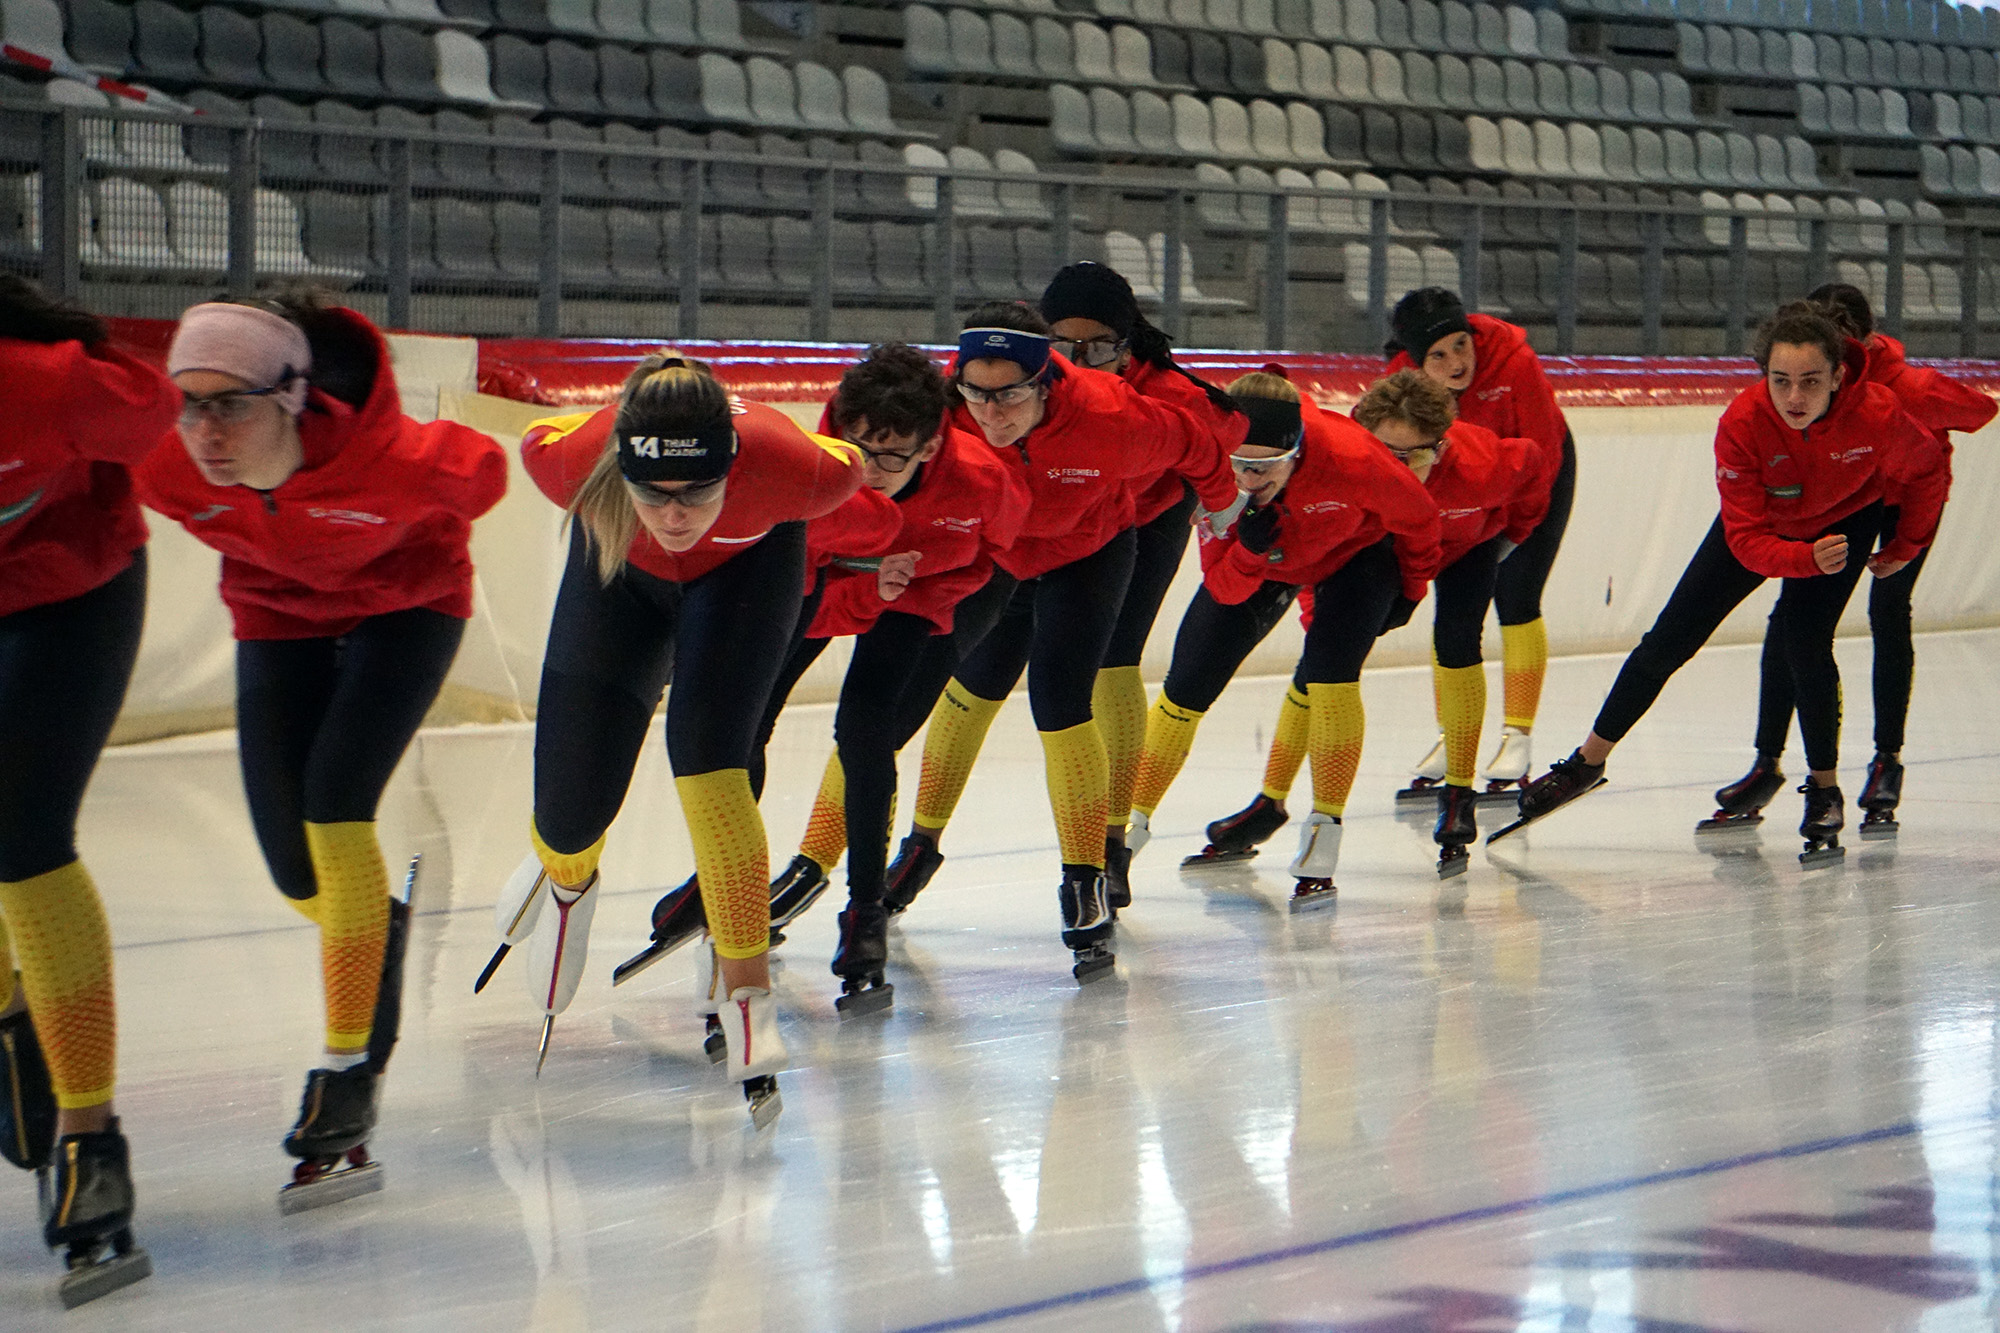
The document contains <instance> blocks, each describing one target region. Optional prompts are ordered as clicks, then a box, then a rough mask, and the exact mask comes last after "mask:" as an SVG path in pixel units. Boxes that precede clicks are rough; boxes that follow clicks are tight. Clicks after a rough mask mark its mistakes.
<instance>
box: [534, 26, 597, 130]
mask: <svg viewBox="0 0 2000 1333" xmlns="http://www.w3.org/2000/svg"><path fill="white" fill-rule="evenodd" d="M542 54H543V58H544V59H545V60H546V61H547V63H548V76H547V77H548V105H549V107H550V109H552V110H555V111H564V112H568V113H569V114H570V115H573V116H601V115H603V114H604V103H603V102H602V101H600V100H599V99H598V95H597V68H598V67H597V56H596V55H595V53H593V52H591V51H589V50H586V49H585V48H583V47H581V46H579V45H577V44H576V43H575V42H570V41H564V40H562V39H560V38H558V39H557V40H555V41H552V42H550V43H549V44H548V46H547V47H546V48H544V50H543V53H542Z"/></svg>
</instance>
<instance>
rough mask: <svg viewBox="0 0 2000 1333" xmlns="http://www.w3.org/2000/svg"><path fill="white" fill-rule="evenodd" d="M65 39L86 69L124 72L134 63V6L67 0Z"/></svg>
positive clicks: (105, 0)
mask: <svg viewBox="0 0 2000 1333" xmlns="http://www.w3.org/2000/svg"><path fill="white" fill-rule="evenodd" d="M63 11H64V13H63V18H64V23H63V27H64V29H65V32H64V42H65V44H66V45H67V46H68V48H69V54H70V58H71V59H72V60H74V61H76V62H77V64H79V65H82V66H84V67H85V68H87V69H92V70H100V71H103V72H105V73H108V74H113V75H117V74H123V73H124V72H125V71H126V69H127V68H128V67H130V65H131V64H132V10H131V7H130V6H127V5H119V4H113V3H112V2H111V0H64V2H63Z"/></svg>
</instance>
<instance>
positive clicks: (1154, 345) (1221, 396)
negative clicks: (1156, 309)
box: [1127, 315, 1236, 412]
mask: <svg viewBox="0 0 2000 1333" xmlns="http://www.w3.org/2000/svg"><path fill="white" fill-rule="evenodd" d="M1127 346H1128V347H1130V349H1131V352H1132V359H1133V360H1134V361H1138V362H1141V363H1142V364H1145V365H1148V366H1151V367H1152V368H1153V369H1155V370H1171V371H1173V372H1174V373H1175V374H1177V375H1185V376H1187V378H1188V379H1190V380H1192V381H1194V382H1195V383H1196V384H1197V385H1199V386H1200V387H1201V391H1202V392H1203V393H1205V394H1207V395H1208V401H1209V402H1210V403H1212V404H1214V405H1215V408H1216V410H1218V411H1221V412H1234V411H1236V403H1235V401H1234V400H1232V399H1231V398H1230V396H1229V395H1228V394H1226V393H1224V392H1223V391H1222V390H1220V389H1218V388H1216V387H1215V386H1214V385H1213V384H1210V383H1209V382H1208V381H1207V380H1205V379H1203V378H1202V377H1201V376H1199V375H1197V374H1195V373H1194V372H1193V371H1191V370H1189V369H1188V368H1187V367H1186V366H1183V365H1181V364H1180V363H1179V362H1178V361H1176V360H1174V349H1173V345H1172V344H1171V343H1169V342H1168V341H1167V335H1166V334H1165V333H1164V332H1162V331H1161V330H1160V329H1159V327H1158V326H1156V325H1155V324H1153V322H1152V321H1150V320H1148V319H1147V318H1146V317H1145V316H1144V315H1139V316H1136V317H1135V318H1134V319H1133V321H1132V336H1131V337H1130V338H1129V339H1127Z"/></svg>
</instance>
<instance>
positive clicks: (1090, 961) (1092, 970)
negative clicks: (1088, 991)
mask: <svg viewBox="0 0 2000 1333" xmlns="http://www.w3.org/2000/svg"><path fill="white" fill-rule="evenodd" d="M1117 962H1118V955H1117V954H1115V953H1111V952H1110V951H1108V950H1107V951H1105V952H1104V953H1101V954H1097V955H1095V956H1093V957H1090V958H1079V959H1077V960H1076V965H1075V966H1074V967H1072V968H1070V970H1069V974H1070V975H1071V976H1073V977H1075V978H1076V981H1077V984H1078V985H1079V986H1088V985H1089V984H1090V983H1091V982H1093V981H1102V980H1103V979H1104V978H1106V977H1108V976H1111V975H1112V968H1113V966H1114V965H1115V964H1116V963H1117Z"/></svg>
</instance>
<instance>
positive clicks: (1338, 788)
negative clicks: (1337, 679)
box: [1306, 680, 1368, 818]
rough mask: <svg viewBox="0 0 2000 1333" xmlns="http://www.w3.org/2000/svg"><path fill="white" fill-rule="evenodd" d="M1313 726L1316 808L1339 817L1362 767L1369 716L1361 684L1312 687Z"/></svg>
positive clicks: (1350, 683)
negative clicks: (1362, 748) (1362, 740)
mask: <svg viewBox="0 0 2000 1333" xmlns="http://www.w3.org/2000/svg"><path fill="white" fill-rule="evenodd" d="M1306 696H1307V697H1308V698H1309V699H1311V700H1312V723H1311V729H1310V731H1309V732H1308V735H1309V737H1310V749H1311V751H1312V772H1313V809H1314V810H1315V811H1317V812H1318V813H1320V814H1323V815H1332V816H1334V817H1335V818H1339V817H1340V815H1341V813H1342V812H1343V811H1345V810H1346V809H1347V793H1348V792H1350V791H1352V790H1354V770H1355V769H1357V768H1359V767H1360V766H1361V737H1362V735H1363V733H1364V732H1365V731H1366V730H1367V726H1368V719H1367V715H1366V714H1365V713H1363V712H1362V709H1361V682H1360V681H1355V680H1350V681H1343V682H1341V683H1340V684H1338V685H1308V686H1307V687H1306Z"/></svg>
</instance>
